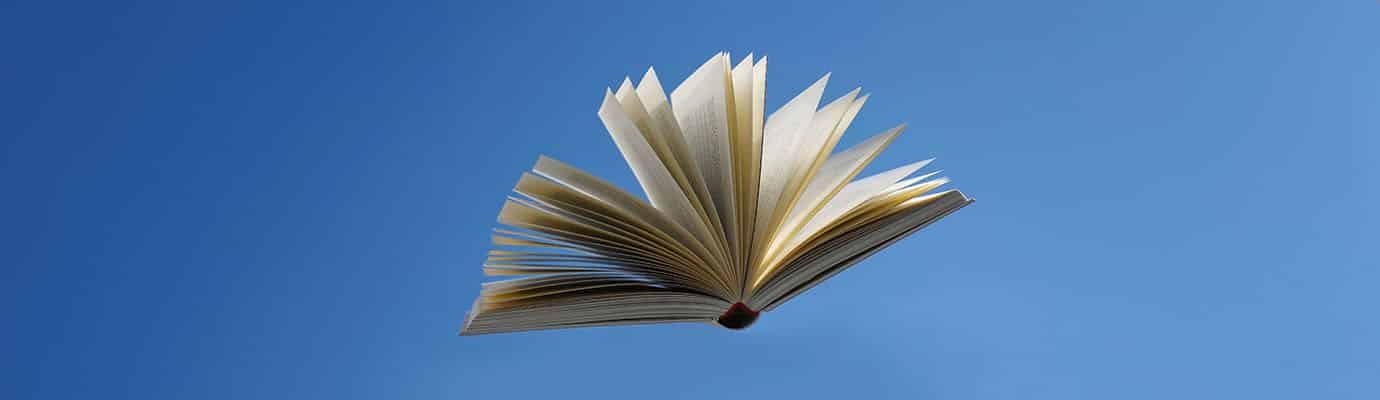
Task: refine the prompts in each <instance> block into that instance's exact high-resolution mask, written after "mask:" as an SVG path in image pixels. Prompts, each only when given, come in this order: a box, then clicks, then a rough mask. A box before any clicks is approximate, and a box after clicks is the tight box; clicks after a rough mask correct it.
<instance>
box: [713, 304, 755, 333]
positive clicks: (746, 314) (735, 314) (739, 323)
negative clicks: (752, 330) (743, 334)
mask: <svg viewBox="0 0 1380 400" xmlns="http://www.w3.org/2000/svg"><path fill="white" fill-rule="evenodd" d="M758 314H759V312H757V311H753V310H752V309H751V308H748V306H747V305H746V304H743V303H742V302H737V303H733V306H732V307H729V308H728V311H724V313H723V314H722V315H719V325H723V327H725V328H728V329H735V330H736V329H744V328H747V327H748V326H751V325H752V323H753V322H756V321H757V315H758Z"/></svg>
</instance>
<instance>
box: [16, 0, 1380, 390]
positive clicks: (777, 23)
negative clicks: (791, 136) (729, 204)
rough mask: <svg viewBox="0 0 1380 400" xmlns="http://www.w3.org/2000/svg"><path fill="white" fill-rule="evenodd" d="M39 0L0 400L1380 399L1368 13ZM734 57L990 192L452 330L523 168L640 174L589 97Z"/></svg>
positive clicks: (777, 87)
mask: <svg viewBox="0 0 1380 400" xmlns="http://www.w3.org/2000/svg"><path fill="white" fill-rule="evenodd" d="M39 3H40V2H29V4H9V5H4V6H0V22H3V23H0V48H3V49H4V56H3V59H4V61H2V62H0V80H3V82H4V84H3V85H2V86H0V87H3V89H0V106H3V108H4V109H5V112H3V113H0V179H2V180H0V182H3V183H4V188H5V189H4V190H3V193H4V195H3V196H0V221H3V223H0V235H2V236H0V240H2V241H0V243H3V245H0V249H2V251H0V277H2V278H3V279H0V320H3V321H4V326H5V327H4V329H0V339H3V340H0V398H15V399H24V398H38V399H68V398H70V399H89V398H98V397H99V398H139V399H180V398H205V399H230V398H237V399H238V398H294V399H295V398H331V399H335V398H340V399H345V398H361V399H366V398H369V399H372V398H525V397H538V396H545V397H551V396H560V397H563V398H591V397H594V396H599V398H608V399H622V398H628V399H641V398H707V397H710V396H725V395H727V396H733V397H734V398H799V397H806V398H809V397H822V396H849V397H851V398H924V399H974V398H979V399H1009V398H1020V399H1078V398H1115V399H1162V398H1205V399H1206V398H1257V399H1296V398H1328V399H1374V398H1377V397H1380V380H1376V379H1375V378H1376V377H1377V376H1380V341H1378V340H1377V338H1380V318H1377V316H1376V315H1377V314H1376V312H1375V304H1380V291H1377V287H1380V286H1377V284H1380V268H1377V267H1380V254H1377V250H1376V249H1377V246H1376V237H1377V235H1378V234H1380V229H1377V227H1380V212H1377V211H1376V208H1375V204H1380V185H1377V184H1376V182H1377V178H1380V162H1377V160H1376V156H1377V150H1380V141H1378V140H1377V136H1380V135H1377V134H1380V114H1377V113H1376V110H1380V51H1377V50H1376V49H1377V47H1376V39H1377V38H1380V4H1377V3H1376V2H1374V1H1341V2H1282V1H1279V2H1272V1H1264V2H1262V1H1229V2H1198V1H1180V2H1173V1H1171V2H1100V1H1047V2H1016V1H1012V2H994V1H985V2H952V1H942V2H941V1H923V2H906V3H897V4H869V3H865V2H842V3H839V2H821V3H814V4H810V2H795V3H794V5H791V6H786V7H775V6H768V5H758V4H756V2H739V3H737V4H734V3H720V4H710V3H699V2H696V3H695V4H691V3H689V2H679V3H666V4H651V3H648V2H636V3H628V4H594V3H590V4H580V5H576V4H562V5H536V4H514V5H505V4H497V3H500V2H490V3H481V4H463V3H462V2H430V3H428V2H417V3H411V4H406V5H402V4H361V3H353V2H315V3H311V4H293V5H282V4H277V2H259V3H249V2H220V3H208V4H189V2H135V3H132V4H113V3H115V2H106V3H94V4H78V3H58V2H43V3H42V4H39ZM571 3H574V2H571ZM748 3H753V4H748ZM1208 3H1215V4H1208ZM719 50H728V51H731V52H733V54H735V58H736V57H738V56H741V55H742V54H745V53H747V52H749V51H753V52H756V53H757V54H759V55H761V54H765V55H768V56H769V57H770V69H769V73H768V77H769V79H768V85H767V87H768V93H767V106H768V108H770V109H774V108H775V107H776V106H779V105H780V104H782V103H783V102H784V101H785V100H786V99H788V98H789V96H791V95H793V94H794V93H795V92H796V91H799V90H800V89H803V88H804V87H805V86H806V85H808V84H809V83H810V82H811V81H813V80H814V79H815V78H817V77H818V76H820V75H822V74H823V73H825V72H830V71H832V72H833V73H834V74H833V78H832V80H831V86H830V87H829V89H828V90H827V91H826V97H827V98H833V97H836V96H838V95H842V94H844V93H846V92H847V91H848V90H850V89H852V88H853V87H856V86H859V85H861V86H862V87H863V88H864V91H866V92H871V93H872V94H873V96H872V99H871V100H870V101H869V102H868V104H867V107H865V108H864V109H863V111H862V114H861V115H860V117H859V119H858V120H857V122H855V123H854V125H853V128H852V129H851V130H850V134H849V135H848V136H847V137H846V138H845V139H844V142H845V143H844V144H845V145H847V144H849V143H853V142H856V141H858V140H860V139H861V138H863V137H866V136H867V135H868V134H871V133H875V132H879V131H881V130H883V129H885V128H888V127H890V126H892V125H894V124H896V123H900V122H908V123H909V124H910V129H909V130H908V131H907V133H905V134H904V135H903V136H901V138H900V139H898V140H897V142H896V143H895V144H894V145H893V146H892V147H891V148H890V149H889V150H888V151H887V152H886V153H885V154H884V155H883V156H882V157H880V158H879V159H878V160H877V162H876V163H875V164H874V167H876V168H885V167H892V166H897V165H900V164H902V163H904V162H907V161H912V160H918V159H924V158H929V157H938V160H937V161H936V163H935V164H934V165H935V166H936V167H937V168H942V169H944V170H945V171H946V174H947V175H948V176H950V177H952V178H953V179H954V181H955V184H954V186H953V187H957V188H961V189H963V190H964V191H965V192H966V193H967V194H968V195H970V196H972V197H974V198H976V199H977V200H978V202H977V203H976V204H974V205H973V206H971V207H969V208H966V209H964V210H963V211H961V212H959V213H957V214H955V215H953V216H951V217H949V218H948V219H945V220H944V221H941V222H940V223H939V224H937V225H935V226H933V227H932V228H931V229H928V230H926V231H924V232H921V233H919V234H917V235H915V236H912V237H911V238H909V239H907V240H905V241H903V242H901V243H900V244H898V245H896V246H894V247H892V248H890V249H888V250H887V251H884V252H882V253H880V254H878V255H877V256H875V257H873V258H871V259H869V260H868V261H866V262H864V263H863V264H860V265H859V266H857V267H856V268H854V269H852V270H850V271H849V272H847V273H845V274H842V275H840V276H838V277H836V278H834V279H833V280H831V281H829V282H828V283H826V284H824V285H821V286H820V287H818V288H816V289H815V290H813V291H812V292H810V293H808V294H807V295H804V296H801V297H798V298H797V299H795V300H793V301H792V302H791V303H789V304H787V305H786V306H783V307H781V308H780V309H778V310H776V311H774V312H772V313H770V314H766V315H764V316H763V317H762V319H761V320H760V321H759V322H758V324H757V325H755V326H754V327H753V328H752V329H751V330H748V331H746V332H730V331H726V330H722V329H716V328H713V327H710V326H700V325H666V326H646V327H623V328H600V329H583V330H566V331H550V332H536V333H523V334H511V335H496V336H482V337H463V338H462V337H457V336H455V333H456V330H457V329H458V328H459V326H460V323H461V318H462V316H463V315H464V312H465V310H466V309H467V308H468V307H469V305H470V302H471V301H472V300H473V298H474V297H475V296H476V294H477V292H478V289H479V284H480V282H482V281H483V280H484V278H483V277H482V276H481V274H480V271H479V263H480V261H481V260H482V258H483V253H484V251H485V250H486V249H487V235H488V233H487V232H488V230H489V229H490V228H491V227H492V226H493V224H494V219H495V215H496V213H497V211H498V208H499V206H500V205H501V202H502V200H503V198H504V196H505V195H506V194H507V193H508V190H509V189H510V188H511V187H512V185H513V183H514V182H515V181H516V179H517V177H518V176H519V174H520V173H521V172H522V171H524V170H525V169H527V168H528V167H530V166H531V164H532V163H533V162H534V161H535V160H536V157H537V155H538V154H549V155H551V156H554V157H556V158H558V159H561V160H563V161H566V162H568V163H571V164H574V165H577V166H580V167H582V168H585V169H587V170H589V171H591V172H593V173H595V174H597V175H600V176H603V177H607V178H608V179H611V180H613V181H614V182H616V183H618V184H620V185H623V186H624V187H629V188H632V187H635V180H634V179H633V177H632V174H631V173H629V172H628V170H627V167H626V166H625V165H624V164H623V162H622V161H621V159H620V158H619V156H618V154H617V152H616V149H615V147H614V145H613V143H612V141H611V140H610V139H609V138H608V136H607V134H606V133H605V132H604V131H603V129H602V127H601V125H600V123H599V121H598V119H597V118H596V116H595V110H596V108H597V106H598V101H599V99H600V98H601V96H602V95H603V90H604V88H605V87H606V86H614V85H616V84H617V83H618V82H619V81H621V79H622V78H623V77H624V76H625V75H633V76H637V75H638V74H640V73H641V72H642V71H644V70H645V69H646V68H647V67H648V66H656V67H657V70H658V71H659V72H660V73H661V76H662V79H663V81H665V82H679V81H680V80H681V79H682V78H684V77H685V76H686V75H688V74H689V72H691V71H692V70H693V68H695V67H696V66H698V65H699V64H700V63H701V62H703V61H704V60H705V59H707V58H708V57H709V56H710V55H712V54H713V53H714V52H717V51H719ZM750 396H764V397H750Z"/></svg>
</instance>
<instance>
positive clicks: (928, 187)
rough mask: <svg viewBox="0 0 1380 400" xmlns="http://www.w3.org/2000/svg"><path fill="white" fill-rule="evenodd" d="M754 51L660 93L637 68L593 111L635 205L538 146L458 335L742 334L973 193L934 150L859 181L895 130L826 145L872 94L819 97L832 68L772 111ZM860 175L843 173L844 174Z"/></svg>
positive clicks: (722, 60) (716, 62)
mask: <svg viewBox="0 0 1380 400" xmlns="http://www.w3.org/2000/svg"><path fill="white" fill-rule="evenodd" d="M766 75H767V59H766V57H762V58H761V59H760V60H756V61H754V60H753V56H752V55H751V54H749V55H748V56H747V57H745V58H744V59H743V60H742V61H740V62H738V63H737V64H736V65H735V64H733V63H731V60H730V59H729V55H728V54H727V53H719V54H717V55H715V56H714V57H712V58H710V59H709V61H708V62H706V63H704V65H701V66H700V67H699V69H697V70H695V72H694V73H692V74H691V75H690V77H689V78H686V79H685V81H684V82H682V83H681V84H680V86H677V87H676V88H675V89H674V90H672V91H671V94H670V96H669V97H668V96H667V95H666V93H665V91H664V90H663V89H662V85H661V82H660V81H659V80H658V79H657V76H656V72H655V71H654V70H652V69H648V70H647V73H646V74H645V75H643V76H642V79H641V81H640V82H639V83H638V84H636V85H634V84H633V83H632V81H631V80H629V79H624V80H623V83H622V85H621V86H619V87H618V90H617V91H613V90H606V91H605V93H604V100H603V104H602V105H600V107H599V119H600V120H602V121H603V123H604V127H605V128H606V129H607V130H608V132H609V134H610V135H611V136H612V137H613V142H614V143H615V144H616V145H617V146H618V150H619V151H620V152H621V153H622V154H623V158H624V159H625V160H626V161H627V163H628V166H629V167H630V168H631V169H632V172H633V175H635V176H636V178H637V182H638V183H639V184H640V185H641V186H642V190H643V192H644V193H645V194H646V196H647V198H648V201H644V200H642V199H641V198H639V197H637V196H635V195H633V194H631V193H628V192H626V191H623V190H621V189H619V188H618V187H615V186H614V185H612V184H610V183H608V182H606V181H604V180H601V179H599V178H597V177H594V176H593V175H590V174H588V173H586V172H584V171H581V170H579V169H576V168H575V167H572V166H569V165H566V164H563V163H561V162H560V161H556V160H554V159H551V158H547V157H545V156H542V157H540V158H539V159H538V160H537V163H536V166H534V167H533V168H532V171H531V172H529V173H524V174H523V175H522V178H521V179H519V180H518V182H517V187H516V188H515V189H513V191H514V192H515V195H513V196H510V197H509V198H508V199H507V201H506V202H505V203H504V204H503V209H502V211H500V212H499V214H498V222H499V223H500V224H501V225H503V227H500V228H497V229H495V230H494V235H493V244H494V245H495V246H496V247H497V248H496V249H495V250H492V251H490V252H489V254H488V258H487V260H486V261H485V262H484V272H485V274H487V275H492V276H503V277H508V278H510V279H506V280H499V281H494V282H488V283H485V284H484V285H483V289H482V290H481V293H480V295H479V298H478V299H477V300H475V302H474V306H473V307H472V309H471V310H470V312H469V313H468V314H467V315H466V316H465V324H464V327H463V328H461V330H460V334H461V335H481V334H490V333H503V332H518V331H530V330H540V329H556V328H574V327H588V326H608V325H624V324H651V323H669V322H708V323H717V324H719V325H721V326H723V327H726V328H729V329H743V328H746V327H747V326H748V325H751V324H752V323H753V321H755V320H756V319H757V316H758V315H759V313H762V312H767V311H771V310H772V309H774V308H776V307H778V306H780V305H781V304H782V303H785V302H786V301H788V300H790V299H791V298H793V297H795V296H796V295H799V294H800V293H802V292H805V291H806V290H809V289H810V288H812V287H814V286H815V285H818V284H819V283H820V282H822V281H824V280H826V279H829V277H832V276H834V275H835V274H838V273H839V272H842V271H843V270H845V269H848V268H849V267H851V266H853V265H854V264H857V263H858V262H859V261H861V260H862V259H864V258H867V257H868V256H870V255H872V254H873V253H875V252H877V251H879V250H881V249H883V248H885V247H887V246H890V245H891V244H893V243H895V242H896V241H898V240H901V239H902V238H904V237H906V236H909V235H910V234H912V233H914V232H916V231H918V230H920V229H921V228H924V227H925V226H927V225H929V224H930V223H933V222H934V221H937V220H939V219H940V218H943V217H944V216H946V215H949V213H952V212H954V211H957V210H958V209H960V208H963V206H966V205H968V204H969V203H971V202H972V200H970V199H968V198H967V197H966V196H964V195H963V193H961V192H959V191H957V190H945V191H939V190H938V188H939V187H940V186H942V185H944V184H945V183H946V182H948V179H946V178H943V177H935V173H933V172H932V173H926V174H918V176H913V175H917V172H918V171H920V169H921V168H923V167H924V166H925V165H927V164H928V163H929V162H930V160H925V161H919V162H915V163H911V164H907V165H902V166H899V167H896V168H893V169H890V170H887V171H884V172H881V173H877V174H875V175H870V176H867V177H863V178H857V176H858V175H859V173H860V172H861V171H862V170H863V167H865V166H867V165H868V164H869V163H870V162H871V161H872V160H873V159H874V158H876V157H877V154H878V153H880V152H881V151H882V149H884V148H886V147H887V145H888V144H890V143H891V142H892V140H894V139H896V136H897V135H898V134H900V133H901V130H902V129H904V128H905V127H904V125H903V126H897V127H895V128H891V129H889V130H887V131H885V132H881V133H879V134H877V135H875V136H872V137H871V138H869V139H867V140H864V141H862V142H861V143H859V144H857V145H855V146H852V147H850V148H848V149H844V150H841V151H837V152H836V151H834V147H835V145H837V144H838V141H839V138H840V137H841V136H842V135H843V132H844V131H845V130H846V129H847V128H848V125H849V124H851V123H852V121H853V118H854V117H855V116H857V114H858V110H859V109H861V108H862V106H863V103H865V102H867V98H868V96H867V95H862V96H859V95H858V92H859V90H857V89H855V90H853V91H852V92H849V93H848V94H845V95H843V96H842V97H839V98H838V99H835V100H833V101H830V102H829V103H828V104H825V105H824V106H823V107H819V103H820V97H821V95H822V93H823V92H824V86H825V83H826V82H827V81H828V80H829V75H828V74H826V75H824V77H823V78H820V79H819V80H818V81H816V82H815V83H814V84H812V85H810V87H808V88H806V89H805V90H804V91H803V92H801V93H800V94H799V95H796V96H795V98H793V99H791V100H790V101H789V102H787V103H786V104H785V105H783V106H781V108H779V109H777V110H776V111H775V112H773V113H771V114H766V113H765V112H764V110H763V98H764V97H765V94H766ZM855 178H856V179H855Z"/></svg>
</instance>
